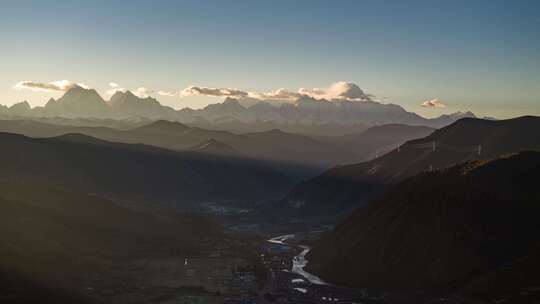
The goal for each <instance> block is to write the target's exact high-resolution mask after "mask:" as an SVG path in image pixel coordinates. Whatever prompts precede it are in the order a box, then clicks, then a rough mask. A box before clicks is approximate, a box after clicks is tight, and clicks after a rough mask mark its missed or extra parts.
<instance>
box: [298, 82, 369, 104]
mask: <svg viewBox="0 0 540 304" xmlns="http://www.w3.org/2000/svg"><path fill="white" fill-rule="evenodd" d="M298 93H300V94H302V95H306V96H310V97H313V98H316V99H327V100H335V99H341V100H351V101H353V100H357V101H367V100H372V97H373V96H371V95H368V94H366V93H364V91H362V89H360V87H359V86H358V85H356V84H354V83H352V82H346V81H338V82H336V83H334V84H332V85H331V86H329V87H328V88H326V89H320V88H313V89H304V88H301V89H300V90H298Z"/></svg>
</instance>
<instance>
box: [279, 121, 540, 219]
mask: <svg viewBox="0 0 540 304" xmlns="http://www.w3.org/2000/svg"><path fill="white" fill-rule="evenodd" d="M538 130H540V118H539V117H533V116H524V117H519V118H515V119H509V120H500V121H491V120H483V119H472V118H464V119H461V120H459V121H457V122H455V123H453V124H452V125H450V126H448V127H445V128H442V129H439V130H436V131H435V132H433V133H431V134H430V135H429V136H427V137H424V138H421V139H416V140H411V141H408V142H406V143H405V144H403V145H401V146H400V147H399V148H396V149H394V150H392V151H391V152H389V153H387V154H385V155H383V156H381V157H379V158H376V159H374V160H371V161H368V162H364V163H360V164H355V165H349V166H341V167H336V168H333V169H330V170H328V171H326V172H324V173H323V174H321V175H320V176H318V177H315V178H313V179H311V180H307V181H304V182H301V183H299V184H298V185H297V186H295V188H294V189H293V190H292V191H291V192H290V194H289V195H288V196H287V197H286V198H285V199H284V200H283V204H284V205H288V206H289V207H294V208H295V209H296V212H297V213H299V214H303V215H317V214H321V213H323V212H328V214H331V213H339V212H344V211H346V210H350V209H351V208H354V207H358V206H362V205H364V204H365V203H366V201H367V200H368V198H369V197H370V196H372V195H374V194H376V193H380V191H381V190H382V189H384V188H385V187H387V186H388V185H390V184H393V183H396V182H398V181H401V180H403V179H404V178H407V177H410V176H413V175H415V174H417V173H419V172H422V171H429V170H432V169H437V168H444V167H447V166H450V165H453V164H457V163H460V162H464V161H468V160H478V159H489V158H493V157H497V156H500V155H504V154H508V153H515V152H519V151H524V150H537V149H539V148H540V132H539V131H538Z"/></svg>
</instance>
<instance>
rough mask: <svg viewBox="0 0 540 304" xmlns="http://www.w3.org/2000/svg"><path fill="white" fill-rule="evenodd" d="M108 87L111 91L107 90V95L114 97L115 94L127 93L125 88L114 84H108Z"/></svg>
mask: <svg viewBox="0 0 540 304" xmlns="http://www.w3.org/2000/svg"><path fill="white" fill-rule="evenodd" d="M109 86H110V87H111V89H109V90H107V92H105V93H107V95H114V94H115V93H116V92H122V93H125V92H126V91H127V89H126V88H122V87H120V85H119V84H118V83H116V82H109Z"/></svg>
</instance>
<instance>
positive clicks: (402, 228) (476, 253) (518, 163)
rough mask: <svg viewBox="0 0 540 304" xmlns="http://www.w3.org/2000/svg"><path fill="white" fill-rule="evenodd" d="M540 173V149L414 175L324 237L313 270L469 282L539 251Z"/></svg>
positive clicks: (389, 286) (346, 279) (389, 279)
mask: <svg viewBox="0 0 540 304" xmlns="http://www.w3.org/2000/svg"><path fill="white" fill-rule="evenodd" d="M539 170H540V153H539V152H523V153H519V154H516V155H511V156H507V157H501V158H497V159H493V160H489V161H472V162H466V163H464V164H460V165H456V166H452V167H449V168H446V169H441V170H436V171H433V172H425V173H421V174H419V175H418V176H415V177H412V178H409V179H407V180H405V181H403V182H401V183H399V184H398V185H396V186H395V187H393V188H392V189H390V190H389V191H388V192H387V193H385V194H384V195H383V196H382V197H381V198H380V199H378V200H375V201H373V202H372V203H371V204H370V205H369V206H368V207H365V208H361V209H358V210H356V211H355V212H354V213H353V214H352V215H351V216H350V217H348V218H347V219H346V220H345V221H343V222H342V223H341V224H339V225H338V226H337V227H336V228H335V229H334V230H333V231H332V232H331V233H330V234H329V235H327V236H326V237H325V238H323V239H322V240H321V241H319V242H318V243H317V244H316V245H315V247H314V248H313V251H312V252H310V253H309V256H308V259H309V261H310V263H309V269H310V270H312V271H314V272H316V273H318V274H320V275H322V277H323V278H324V279H327V280H329V281H331V282H335V283H340V284H346V285H351V286H360V287H372V288H379V289H385V290H411V289H416V290H425V289H428V290H429V289H452V288H454V289H455V288H458V287H462V286H465V285H467V284H468V282H472V281H473V280H474V279H476V278H481V277H482V276H483V275H484V274H486V273H488V272H490V271H494V270H496V269H499V268H500V267H503V266H504V265H505V264H507V263H514V262H515V261H518V260H519V259H521V258H522V257H524V256H527V255H529V253H533V252H535V250H536V249H535V248H537V245H538V244H539V240H538V233H540V223H539V222H538V217H539V216H540V191H539V189H538V187H537V185H536V183H535V180H536V177H537V174H538V172H539ZM536 256H538V255H536ZM516 267H517V266H516ZM516 269H518V268H516ZM503 273H504V272H503ZM508 277H511V276H508ZM487 280H488V279H484V281H487ZM480 284H481V283H480V282H477V283H476V285H480ZM470 289H471V290H474V288H473V287H470ZM474 292H478V293H481V290H480V288H479V287H478V288H477V289H475V290H474Z"/></svg>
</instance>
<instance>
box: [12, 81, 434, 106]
mask: <svg viewBox="0 0 540 304" xmlns="http://www.w3.org/2000/svg"><path fill="white" fill-rule="evenodd" d="M74 86H80V87H83V88H88V86H86V85H84V84H82V83H76V82H74V81H70V80H59V81H52V82H47V83H44V82H35V81H21V82H19V83H17V84H15V86H14V88H15V89H18V90H23V89H27V90H31V91H34V92H56V91H60V92H65V91H67V90H68V89H70V88H72V87H74ZM127 90H128V89H126V88H124V87H122V86H120V85H119V84H118V83H116V82H110V83H109V89H108V90H107V91H106V93H107V94H108V95H113V94H115V93H116V92H126V91H127ZM131 91H132V92H133V94H135V95H137V96H139V97H148V96H150V95H152V94H157V95H160V96H167V97H187V96H209V97H232V98H237V99H246V98H249V99H255V100H278V101H294V100H297V99H298V98H301V97H311V98H314V99H326V100H349V101H372V100H374V96H373V95H370V94H366V93H364V91H363V90H362V89H360V87H359V86H358V85H356V84H354V83H352V82H346V81H339V82H336V83H334V84H332V85H330V86H329V87H327V88H310V89H309V88H300V89H298V90H297V91H292V90H289V89H285V88H281V89H277V90H275V91H270V92H251V91H244V90H240V89H236V88H212V87H203V86H189V87H187V88H185V89H181V90H178V91H174V90H173V91H166V90H153V89H148V88H146V87H138V88H136V89H132V90H131ZM432 102H436V100H434V101H432ZM434 104H435V103H434ZM426 106H428V105H426ZM433 106H440V105H433Z"/></svg>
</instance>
